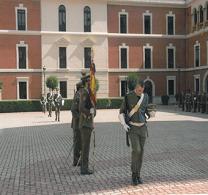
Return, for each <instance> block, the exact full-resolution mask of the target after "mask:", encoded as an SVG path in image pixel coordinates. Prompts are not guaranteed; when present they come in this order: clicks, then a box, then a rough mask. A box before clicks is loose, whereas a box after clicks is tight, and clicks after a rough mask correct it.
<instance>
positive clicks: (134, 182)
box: [132, 173, 138, 186]
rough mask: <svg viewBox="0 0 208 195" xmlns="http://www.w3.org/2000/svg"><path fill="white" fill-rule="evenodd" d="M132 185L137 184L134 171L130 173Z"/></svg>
mask: <svg viewBox="0 0 208 195" xmlns="http://www.w3.org/2000/svg"><path fill="white" fill-rule="evenodd" d="M132 185H134V186H136V185H138V180H137V175H136V174H134V173H133V174H132Z"/></svg>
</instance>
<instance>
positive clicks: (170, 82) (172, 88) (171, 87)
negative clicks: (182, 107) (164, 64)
mask: <svg viewBox="0 0 208 195" xmlns="http://www.w3.org/2000/svg"><path fill="white" fill-rule="evenodd" d="M175 94H176V77H175V76H167V95H169V96H174V95H175Z"/></svg>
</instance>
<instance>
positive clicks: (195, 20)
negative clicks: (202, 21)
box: [193, 9, 198, 26]
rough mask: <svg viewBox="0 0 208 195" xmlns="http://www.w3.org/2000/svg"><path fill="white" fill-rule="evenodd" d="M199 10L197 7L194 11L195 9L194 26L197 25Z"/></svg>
mask: <svg viewBox="0 0 208 195" xmlns="http://www.w3.org/2000/svg"><path fill="white" fill-rule="evenodd" d="M197 17H198V16H197V10H196V9H194V11H193V24H194V26H196V25H197V21H198V20H197Z"/></svg>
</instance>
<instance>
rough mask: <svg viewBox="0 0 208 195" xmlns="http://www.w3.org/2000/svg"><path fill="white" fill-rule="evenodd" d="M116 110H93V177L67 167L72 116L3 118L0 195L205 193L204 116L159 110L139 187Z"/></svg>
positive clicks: (207, 132) (207, 131) (207, 128)
mask: <svg viewBox="0 0 208 195" xmlns="http://www.w3.org/2000/svg"><path fill="white" fill-rule="evenodd" d="M117 116H118V110H98V113H97V117H96V119H95V122H96V131H95V134H96V148H95V156H94V157H93V154H92V151H93V145H92V146H91V154H90V164H91V166H92V165H93V164H95V173H94V174H93V175H90V176H81V175H80V172H79V168H74V167H73V166H72V156H71V155H69V151H70V148H71V147H72V140H73V138H72V136H73V135H72V129H71V128H70V122H71V114H70V112H69V111H68V112H67V111H64V112H62V113H61V122H60V123H57V122H55V121H54V116H53V117H52V118H48V117H47V114H45V115H44V114H43V113H39V112H36V113H9V114H7V113H4V114H0V195H4V194H8V195H10V194H14V195H16V194H19V195H24V194H27V195H33V194H34V195H35V194H41V195H46V194H49V195H52V194H54V195H62V194H63V195H72V194H86V195H90V194H91V195H97V194H102V195H107V194H108V195H110V194H112V195H119V194H138V195H139V194H158V195H159V194H160V195H163V194H208V114H199V113H186V112H181V111H180V110H178V109H177V108H176V107H174V106H169V107H159V111H158V112H157V115H156V117H155V118H154V119H151V120H150V121H149V122H148V128H149V138H148V139H147V142H146V145H145V155H144V164H143V169H142V177H143V180H144V184H143V185H139V186H136V187H134V186H132V185H131V173H130V149H129V148H128V147H127V146H126V144H125V132H124V131H123V130H122V128H121V126H120V125H119V123H118V119H117Z"/></svg>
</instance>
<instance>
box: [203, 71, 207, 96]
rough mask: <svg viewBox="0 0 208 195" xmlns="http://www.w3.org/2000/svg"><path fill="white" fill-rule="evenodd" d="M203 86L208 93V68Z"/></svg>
mask: <svg viewBox="0 0 208 195" xmlns="http://www.w3.org/2000/svg"><path fill="white" fill-rule="evenodd" d="M202 88H203V92H206V93H208V70H207V71H206V72H205V74H204V77H203V86H202Z"/></svg>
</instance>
